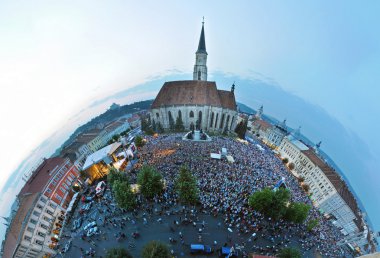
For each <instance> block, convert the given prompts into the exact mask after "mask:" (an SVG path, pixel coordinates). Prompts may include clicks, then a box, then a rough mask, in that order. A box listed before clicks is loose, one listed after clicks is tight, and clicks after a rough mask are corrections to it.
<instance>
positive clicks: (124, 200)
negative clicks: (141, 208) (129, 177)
mask: <svg viewBox="0 0 380 258" xmlns="http://www.w3.org/2000/svg"><path fill="white" fill-rule="evenodd" d="M112 190H113V193H114V195H115V200H116V203H117V204H118V205H119V207H120V208H123V209H127V210H131V209H133V208H135V207H136V196H135V194H134V193H133V192H132V189H131V186H130V185H129V184H128V182H127V181H118V180H116V181H115V182H114V183H113V185H112Z"/></svg>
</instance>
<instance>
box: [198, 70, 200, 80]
mask: <svg viewBox="0 0 380 258" xmlns="http://www.w3.org/2000/svg"><path fill="white" fill-rule="evenodd" d="M200 80H201V71H198V81H200Z"/></svg>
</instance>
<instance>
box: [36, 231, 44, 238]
mask: <svg viewBox="0 0 380 258" xmlns="http://www.w3.org/2000/svg"><path fill="white" fill-rule="evenodd" d="M37 235H39V236H40V237H45V236H46V234H44V233H42V232H40V231H38V233H37Z"/></svg>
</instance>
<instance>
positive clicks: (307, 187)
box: [302, 183, 310, 192]
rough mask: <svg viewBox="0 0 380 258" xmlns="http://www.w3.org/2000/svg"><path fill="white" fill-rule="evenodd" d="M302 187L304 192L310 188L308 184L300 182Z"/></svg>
mask: <svg viewBox="0 0 380 258" xmlns="http://www.w3.org/2000/svg"><path fill="white" fill-rule="evenodd" d="M302 189H303V190H304V191H305V192H309V190H310V186H309V185H308V184H305V183H303V184H302Z"/></svg>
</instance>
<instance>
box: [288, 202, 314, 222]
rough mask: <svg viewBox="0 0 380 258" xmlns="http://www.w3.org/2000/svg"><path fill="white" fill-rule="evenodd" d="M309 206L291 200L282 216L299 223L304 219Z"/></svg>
mask: <svg viewBox="0 0 380 258" xmlns="http://www.w3.org/2000/svg"><path fill="white" fill-rule="evenodd" d="M310 208H311V207H310V206H309V205H307V204H304V203H300V202H293V203H291V204H290V205H289V206H288V208H287V209H286V213H285V215H284V218H285V219H286V220H288V221H292V222H294V223H298V224H301V223H303V222H304V221H305V220H306V218H307V214H308V213H309V210H310Z"/></svg>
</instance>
